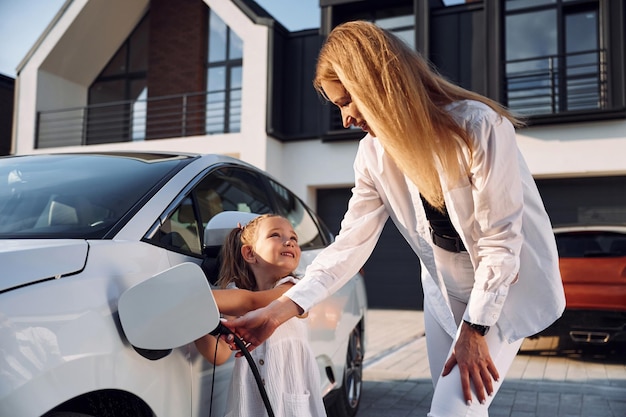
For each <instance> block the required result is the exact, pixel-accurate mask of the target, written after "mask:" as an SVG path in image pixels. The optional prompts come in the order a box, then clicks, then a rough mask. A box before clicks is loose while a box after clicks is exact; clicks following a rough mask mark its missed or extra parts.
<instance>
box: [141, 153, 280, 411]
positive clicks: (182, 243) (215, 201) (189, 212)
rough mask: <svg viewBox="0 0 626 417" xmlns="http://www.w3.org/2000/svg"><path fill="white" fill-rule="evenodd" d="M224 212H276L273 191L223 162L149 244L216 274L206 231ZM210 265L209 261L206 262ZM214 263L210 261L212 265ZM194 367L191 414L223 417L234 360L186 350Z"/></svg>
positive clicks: (187, 194)
mask: <svg viewBox="0 0 626 417" xmlns="http://www.w3.org/2000/svg"><path fill="white" fill-rule="evenodd" d="M222 211H241V212H248V213H257V214H264V213H270V212H274V211H275V210H274V208H273V203H272V201H271V198H270V192H269V190H268V189H267V183H266V182H265V180H264V179H263V178H262V175H261V174H260V173H258V172H256V171H254V170H251V169H248V168H245V167H242V166H237V165H230V164H224V165H221V166H218V167H213V168H211V169H209V170H208V171H207V172H205V173H204V174H203V175H201V176H200V177H198V179H197V180H196V181H194V182H193V183H192V184H190V185H189V186H187V187H186V188H185V190H183V191H182V193H181V195H180V196H179V197H178V198H177V199H176V200H175V201H174V202H173V203H172V205H171V206H170V208H169V209H168V210H166V213H164V215H163V216H162V218H163V220H162V221H161V224H160V226H159V227H158V229H157V230H156V231H155V232H154V233H152V234H151V238H150V240H151V243H153V244H156V245H159V246H162V247H164V248H165V249H167V250H168V257H169V260H170V263H171V264H172V265H176V264H179V263H182V262H188V261H192V262H194V263H197V264H199V265H201V266H202V267H203V269H204V270H205V274H206V275H207V279H209V281H210V282H211V283H214V279H215V278H216V276H217V270H216V269H215V267H216V262H215V261H216V259H215V257H216V256H217V253H216V252H214V253H211V254H209V255H212V256H211V257H209V256H207V248H205V246H204V242H203V240H204V229H205V227H206V225H207V223H208V222H209V220H211V218H213V217H214V216H215V215H216V214H218V213H220V212H222ZM207 261H208V262H207ZM211 262H212V263H211ZM185 349H187V351H188V358H189V364H190V367H191V379H192V381H191V386H192V392H191V397H192V398H191V402H192V416H205V415H209V410H211V409H212V410H211V414H212V415H223V413H224V408H225V405H226V395H227V393H228V386H229V382H230V376H231V373H232V366H233V360H232V358H231V360H229V361H228V362H227V363H226V364H224V365H221V366H218V367H215V366H213V365H212V364H211V363H209V362H208V361H206V360H205V359H204V358H203V357H202V356H201V355H200V354H199V353H198V351H197V350H196V348H195V345H193V344H189V345H187V346H186V347H185Z"/></svg>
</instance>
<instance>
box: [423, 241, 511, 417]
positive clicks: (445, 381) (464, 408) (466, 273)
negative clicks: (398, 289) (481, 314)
mask: <svg viewBox="0 0 626 417" xmlns="http://www.w3.org/2000/svg"><path fill="white" fill-rule="evenodd" d="M434 251H435V259H436V262H437V272H438V273H439V274H440V277H441V278H442V279H443V281H444V283H445V284H446V289H447V290H448V294H449V298H450V304H451V307H452V313H453V314H454V319H455V320H456V323H457V326H459V325H460V323H461V320H462V319H463V313H464V312H465V309H466V307H467V302H468V300H469V294H470V291H471V288H472V284H473V283H474V275H473V267H472V264H471V262H470V259H469V255H468V254H467V252H461V253H453V252H448V251H445V250H443V249H441V248H438V247H435V248H434ZM424 324H425V330H426V347H427V350H428V362H429V365H430V373H431V375H432V379H433V385H434V387H435V391H434V394H433V399H432V403H431V408H430V413H428V416H429V417H461V416H463V417H470V416H472V417H473V416H481V417H486V416H488V415H489V412H488V407H489V404H491V401H492V400H493V397H494V396H495V395H496V393H497V392H498V390H499V389H500V386H501V384H502V381H503V380H504V376H505V375H506V373H507V372H508V370H509V368H510V366H511V364H512V363H513V360H514V359H515V355H517V352H518V351H519V348H520V346H521V345H522V342H523V339H520V340H518V341H516V342H513V343H508V342H507V341H506V340H504V339H503V337H502V333H501V331H500V328H499V327H498V325H497V323H496V325H495V326H493V327H492V328H491V329H490V330H489V333H487V335H486V336H485V339H486V342H487V345H488V346H489V353H490V355H491V359H492V360H493V362H494V363H495V365H496V368H497V369H498V373H499V374H500V380H499V381H497V382H495V381H494V384H493V389H494V392H493V394H492V396H490V397H487V401H486V402H485V404H481V403H480V402H479V401H478V399H477V398H476V395H475V393H473V397H474V398H473V400H472V404H471V406H468V405H467V404H466V402H465V400H464V398H463V389H462V388H461V377H460V375H459V368H458V366H455V367H454V369H453V370H452V372H451V373H450V374H448V375H447V376H445V377H441V372H442V370H443V366H444V364H445V363H446V361H447V360H448V358H449V357H450V354H451V353H452V348H453V347H454V343H455V342H456V339H457V338H458V336H459V333H458V332H457V334H456V338H455V339H452V338H451V337H450V335H448V334H447V333H446V332H445V331H444V330H443V328H441V326H440V325H439V323H438V322H437V321H436V320H435V318H434V317H433V315H432V312H431V311H430V308H429V303H428V300H425V302H424ZM472 390H473V387H472ZM472 392H473V391H472Z"/></svg>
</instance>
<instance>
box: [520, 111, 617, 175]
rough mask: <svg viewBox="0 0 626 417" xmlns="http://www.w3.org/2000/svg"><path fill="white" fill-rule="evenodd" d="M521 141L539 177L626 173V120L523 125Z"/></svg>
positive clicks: (532, 170) (531, 167) (524, 152)
mask: <svg viewBox="0 0 626 417" xmlns="http://www.w3.org/2000/svg"><path fill="white" fill-rule="evenodd" d="M518 142H519V146H520V149H521V150H522V152H523V154H524V157H525V158H526V161H527V162H528V165H529V167H530V170H531V172H532V173H533V174H534V175H535V176H537V177H563V176H594V175H595V176H600V175H624V174H626V156H625V155H626V121H624V120H614V121H602V122H589V123H576V124H569V125H552V126H538V127H530V128H525V129H521V130H520V131H519V132H518Z"/></svg>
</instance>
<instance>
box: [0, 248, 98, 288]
mask: <svg viewBox="0 0 626 417" xmlns="http://www.w3.org/2000/svg"><path fill="white" fill-rule="evenodd" d="M88 249H89V245H88V244H87V242H86V241H84V240H70V239H64V240H56V239H55V240H2V241H0V265H1V268H2V272H1V273H0V291H5V290H7V289H10V288H15V287H19V286H22V285H27V284H31V283H34V282H37V281H41V280H45V279H50V278H60V277H62V276H63V275H68V274H73V273H76V272H79V271H81V270H82V269H83V268H84V266H85V262H86V261H87V252H88Z"/></svg>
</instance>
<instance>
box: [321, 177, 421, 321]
mask: <svg viewBox="0 0 626 417" xmlns="http://www.w3.org/2000/svg"><path fill="white" fill-rule="evenodd" d="M350 195H351V192H350V189H349V188H336V189H320V190H318V191H317V204H318V207H317V210H316V211H317V213H318V214H319V216H320V217H321V218H322V220H323V221H324V223H326V225H327V226H328V227H329V229H330V230H331V231H332V232H333V234H335V235H336V234H337V233H338V232H339V228H340V226H341V220H342V219H343V214H344V212H345V211H346V208H347V207H348V200H349V199H350ZM363 275H364V277H365V287H366V290H367V297H368V303H369V306H370V307H371V308H382V309H399V310H423V308H424V302H423V293H422V284H421V280H420V264H419V259H418V258H417V256H416V255H415V253H414V252H413V250H412V249H411V248H410V246H409V244H408V243H406V241H405V240H404V238H403V237H402V235H401V234H400V232H398V229H396V227H395V226H394V224H393V223H392V222H391V220H389V221H387V224H386V225H385V229H384V230H383V233H382V235H381V237H380V239H379V241H378V244H377V245H376V248H375V249H374V252H373V253H372V255H371V256H370V258H369V260H368V261H367V262H366V263H365V265H364V267H363Z"/></svg>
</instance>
